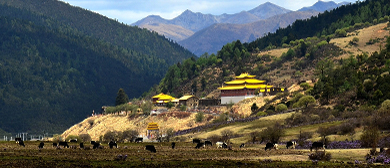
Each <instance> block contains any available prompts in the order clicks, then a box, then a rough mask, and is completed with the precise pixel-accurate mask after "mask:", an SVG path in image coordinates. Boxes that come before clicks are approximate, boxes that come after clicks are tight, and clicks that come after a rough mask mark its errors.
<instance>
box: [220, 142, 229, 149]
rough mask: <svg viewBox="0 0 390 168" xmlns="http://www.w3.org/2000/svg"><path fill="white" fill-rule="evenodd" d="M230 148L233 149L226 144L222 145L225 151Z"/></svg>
mask: <svg viewBox="0 0 390 168" xmlns="http://www.w3.org/2000/svg"><path fill="white" fill-rule="evenodd" d="M229 147H230V148H231V146H228V145H227V144H226V143H223V144H222V148H224V149H226V148H229Z"/></svg>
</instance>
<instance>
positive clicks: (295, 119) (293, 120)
mask: <svg viewBox="0 0 390 168" xmlns="http://www.w3.org/2000/svg"><path fill="white" fill-rule="evenodd" d="M309 121H310V118H309V116H307V115H303V114H302V113H295V114H292V115H291V117H288V118H286V120H285V122H286V123H287V124H289V125H291V126H294V125H299V124H305V123H307V122H309Z"/></svg>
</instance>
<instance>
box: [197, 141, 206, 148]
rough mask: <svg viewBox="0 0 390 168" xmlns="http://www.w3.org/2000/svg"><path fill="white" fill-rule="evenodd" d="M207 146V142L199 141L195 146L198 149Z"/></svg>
mask: <svg viewBox="0 0 390 168" xmlns="http://www.w3.org/2000/svg"><path fill="white" fill-rule="evenodd" d="M204 147H205V144H204V143H203V142H202V143H198V144H196V146H195V148H196V149H199V148H204Z"/></svg>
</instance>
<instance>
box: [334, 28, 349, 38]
mask: <svg viewBox="0 0 390 168" xmlns="http://www.w3.org/2000/svg"><path fill="white" fill-rule="evenodd" d="M335 36H336V37H346V36H347V32H346V31H345V30H344V29H337V30H336V31H335Z"/></svg>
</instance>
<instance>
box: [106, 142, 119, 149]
mask: <svg viewBox="0 0 390 168" xmlns="http://www.w3.org/2000/svg"><path fill="white" fill-rule="evenodd" d="M108 146H110V149H112V148H113V147H114V146H115V148H118V145H117V144H116V142H114V141H110V142H109V143H108Z"/></svg>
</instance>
